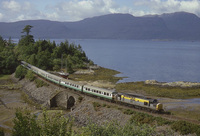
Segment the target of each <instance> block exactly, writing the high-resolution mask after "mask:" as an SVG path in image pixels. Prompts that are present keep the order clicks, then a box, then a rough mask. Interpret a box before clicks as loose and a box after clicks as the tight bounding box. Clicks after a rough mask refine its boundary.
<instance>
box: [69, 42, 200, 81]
mask: <svg viewBox="0 0 200 136" xmlns="http://www.w3.org/2000/svg"><path fill="white" fill-rule="evenodd" d="M69 41H70V42H74V43H76V44H80V45H81V46H82V48H83V50H84V51H85V52H86V54H87V56H88V58H89V59H91V60H93V61H94V62H95V63H96V64H98V65H100V66H103V67H106V68H111V69H115V70H117V71H120V72H121V73H122V74H119V75H118V76H122V77H127V78H125V79H123V81H121V82H131V81H145V80H157V81H160V82H173V81H190V82H200V42H186V41H142V40H141V41H140V40H96V39H95V40H69Z"/></svg>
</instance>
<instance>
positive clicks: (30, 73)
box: [25, 70, 35, 81]
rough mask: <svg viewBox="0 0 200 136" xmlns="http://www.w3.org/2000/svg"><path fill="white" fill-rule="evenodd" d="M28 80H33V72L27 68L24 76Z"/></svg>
mask: <svg viewBox="0 0 200 136" xmlns="http://www.w3.org/2000/svg"><path fill="white" fill-rule="evenodd" d="M25 77H26V78H27V79H28V80H29V81H33V80H35V75H34V74H33V72H32V71H30V70H28V72H27V74H26V76H25Z"/></svg>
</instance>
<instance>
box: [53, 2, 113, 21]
mask: <svg viewBox="0 0 200 136" xmlns="http://www.w3.org/2000/svg"><path fill="white" fill-rule="evenodd" d="M54 8H55V10H56V11H57V13H58V14H60V15H62V17H63V19H66V18H68V19H70V20H80V19H83V18H87V17H92V16H98V15H103V14H109V13H114V12H116V8H117V5H116V4H115V3H114V2H113V1H112V0H82V1H77V0H75V1H69V2H61V3H59V4H57V5H56V6H55V7H54ZM60 19H62V18H60Z"/></svg>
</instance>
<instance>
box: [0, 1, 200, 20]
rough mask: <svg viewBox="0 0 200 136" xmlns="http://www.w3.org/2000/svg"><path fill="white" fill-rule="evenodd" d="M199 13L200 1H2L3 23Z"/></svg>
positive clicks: (0, 15) (0, 14)
mask: <svg viewBox="0 0 200 136" xmlns="http://www.w3.org/2000/svg"><path fill="white" fill-rule="evenodd" d="M127 3H128V4H127ZM131 4H132V5H131ZM199 9H200V0H127V1H125V0H121V1H120V0H117V1H116V0H56V1H55V0H48V1H44V0H34V1H31V0H28V1H27V0H0V22H3V21H4V22H13V21H19V20H33V19H48V20H55V21H78V20H81V19H84V18H88V17H93V16H99V15H104V14H110V13H129V14H132V15H134V16H142V15H147V14H162V13H172V12H177V11H185V12H190V13H194V14H196V15H198V16H200V10H199Z"/></svg>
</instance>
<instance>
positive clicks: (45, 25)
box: [0, 12, 200, 40]
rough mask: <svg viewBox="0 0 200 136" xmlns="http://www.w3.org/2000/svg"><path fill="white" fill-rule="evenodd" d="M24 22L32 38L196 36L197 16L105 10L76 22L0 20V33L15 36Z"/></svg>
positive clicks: (199, 33)
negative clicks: (101, 14) (100, 13)
mask: <svg viewBox="0 0 200 136" xmlns="http://www.w3.org/2000/svg"><path fill="white" fill-rule="evenodd" d="M26 25H32V26H34V27H33V28H32V34H33V35H34V37H35V38H66V39H70V38H74V39H75V38H78V39H173V40H200V18H199V17H197V16H196V15H194V14H191V13H186V12H176V13H170V14H162V15H149V16H142V17H135V16H132V15H130V14H108V15H103V16H97V17H92V18H86V19H84V20H81V21H77V22H57V21H49V20H25V21H18V22H12V23H5V22H0V35H1V36H2V37H5V38H6V37H10V36H11V37H12V38H19V37H20V36H21V30H22V29H23V28H24V26H26Z"/></svg>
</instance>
